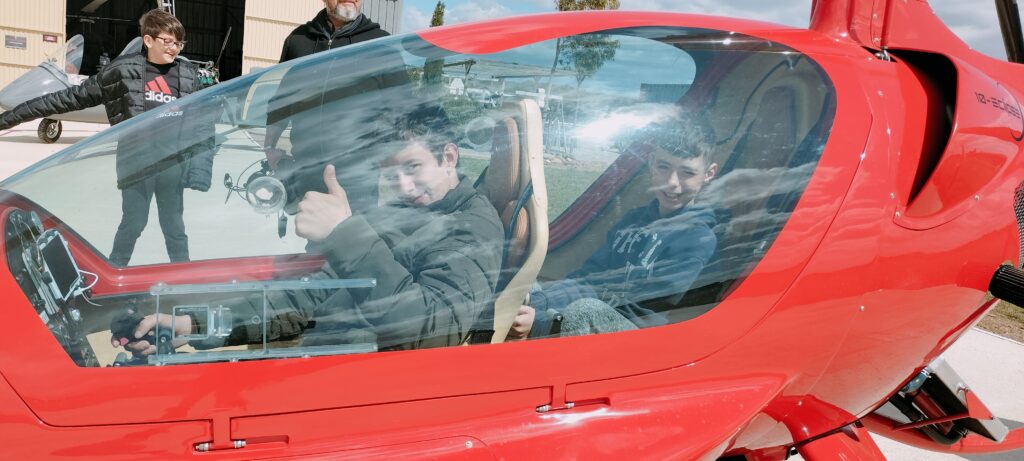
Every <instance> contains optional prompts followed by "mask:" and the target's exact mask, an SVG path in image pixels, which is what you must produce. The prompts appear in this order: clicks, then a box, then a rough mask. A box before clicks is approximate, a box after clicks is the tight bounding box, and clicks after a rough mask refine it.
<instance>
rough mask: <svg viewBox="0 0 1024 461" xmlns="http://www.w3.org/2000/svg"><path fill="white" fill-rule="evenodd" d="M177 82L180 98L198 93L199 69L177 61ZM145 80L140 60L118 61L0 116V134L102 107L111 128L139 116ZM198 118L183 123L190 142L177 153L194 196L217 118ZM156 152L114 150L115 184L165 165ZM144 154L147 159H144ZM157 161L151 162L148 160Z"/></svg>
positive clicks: (201, 185) (207, 170) (204, 186)
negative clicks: (33, 122) (184, 163)
mask: <svg viewBox="0 0 1024 461" xmlns="http://www.w3.org/2000/svg"><path fill="white" fill-rule="evenodd" d="M178 66H179V69H178V71H179V75H180V78H181V82H180V87H179V92H180V94H181V96H183V97H184V96H185V95H188V94H192V93H195V92H197V91H199V90H201V89H203V88H204V86H203V84H202V83H200V81H199V66H197V65H195V64H193V63H191V62H188V61H184V60H179V61H178ZM145 76H146V56H145V55H144V54H141V53H139V54H130V55H124V56H119V57H118V58H117V59H114V60H113V61H111V62H110V64H108V65H107V66H105V67H104V68H103V70H102V71H100V73H98V74H96V75H93V76H92V77H89V78H88V79H87V80H86V81H84V82H82V84H81V85H77V86H72V87H70V88H68V89H65V90H62V91H57V92H54V93H49V94H46V95H43V96H40V97H38V98H35V99H31V100H29V101H26V102H24V103H21V104H19V105H18V106H16V107H15V108H13V109H11V110H9V111H7V112H4V113H3V114H0V129H6V128H10V127H13V126H15V125H18V124H21V123H24V122H27V121H30V120H34V119H38V118H44V117H49V116H51V115H54V114H63V113H67V112H73V111H77V110H82V109H86V108H89V107H92V106H95V105H99V104H103V105H104V108H105V109H106V112H107V120H108V121H109V122H110V124H111V125H117V124H118V123H121V122H123V121H125V120H128V119H130V118H132V117H135V116H137V115H139V114H141V113H142V112H144V111H145V107H144V104H145V88H144V85H145V82H144V80H145ZM195 112H196V113H197V114H198V113H202V116H199V117H196V116H192V117H186V119H187V120H188V123H189V124H190V125H191V126H190V127H186V128H183V130H182V131H183V132H186V133H191V134H193V135H192V136H190V138H191V139H193V140H195V141H193V142H192V143H191V144H189V146H188V147H187V148H186V149H184V151H185V152H181V153H180V155H181V156H184V157H185V158H184V159H181V158H178V159H175V163H177V162H179V161H182V160H184V161H188V162H189V168H188V169H187V170H186V171H187V173H186V177H185V178H184V181H185V183H184V186H185V187H189V188H192V189H197V190H203V191H205V190H208V189H209V188H210V181H211V179H212V175H213V143H214V138H213V135H214V130H215V128H214V122H215V118H214V117H216V115H217V113H216V112H215V111H213V113H210V112H211V111H198V110H197V111H195ZM156 152H157V151H154V150H150V149H144V148H137V149H136V148H132V149H129V148H126V147H125V146H122V145H120V143H119V145H118V150H117V183H118V187H121V188H123V187H125V186H127V185H129V184H131V183H133V182H135V181H137V180H138V179H142V177H145V176H146V175H149V174H151V173H153V172H154V171H153V170H154V167H153V165H162V164H166V163H167V162H168V159H167V158H164V157H162V156H157V155H158V154H157V153H156ZM147 154H148V155H147ZM154 156H157V157H154Z"/></svg>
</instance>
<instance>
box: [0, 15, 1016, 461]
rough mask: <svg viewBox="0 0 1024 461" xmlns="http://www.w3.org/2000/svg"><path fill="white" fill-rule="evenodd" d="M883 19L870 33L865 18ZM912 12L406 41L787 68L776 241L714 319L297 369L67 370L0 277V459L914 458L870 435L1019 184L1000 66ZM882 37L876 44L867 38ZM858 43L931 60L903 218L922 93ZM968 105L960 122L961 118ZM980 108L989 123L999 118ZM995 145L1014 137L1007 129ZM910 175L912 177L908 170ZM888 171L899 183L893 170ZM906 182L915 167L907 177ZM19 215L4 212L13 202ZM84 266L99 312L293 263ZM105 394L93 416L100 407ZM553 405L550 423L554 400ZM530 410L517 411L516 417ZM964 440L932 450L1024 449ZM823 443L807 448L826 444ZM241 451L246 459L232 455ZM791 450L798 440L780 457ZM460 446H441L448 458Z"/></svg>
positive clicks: (985, 251)
mask: <svg viewBox="0 0 1024 461" xmlns="http://www.w3.org/2000/svg"><path fill="white" fill-rule="evenodd" d="M882 3H885V4H886V5H887V7H886V9H885V10H884V12H883V13H884V14H882V15H881V18H882V19H881V21H883V22H879V21H880V20H879V19H878V18H875V17H874V16H873V15H874V14H875V13H876V12H877V11H878V8H877V7H876V4H879V5H880V4H882ZM926 7H927V4H926V2H923V1H917V0H914V1H910V2H903V1H899V2H871V1H857V0H848V1H835V2H831V1H825V0H820V1H818V2H816V3H815V8H814V15H813V20H812V27H813V29H814V30H809V31H804V30H796V29H791V28H785V27H780V26H773V25H768V24H763V23H757V22H751V21H739V20H730V19H724V18H711V17H703V16H691V15H673V14H658V13H589V14H583V13H580V14H565V15H562V14H555V15H541V16H532V17H527V18H514V19H507V20H500V21H494V22H485V23H476V24H467V25H459V26H452V27H446V28H438V29H432V30H429V31H426V32H423V33H422V34H421V35H422V37H423V38H424V39H426V40H428V41H430V42H431V43H434V44H437V45H438V46H441V47H444V48H447V49H450V50H456V51H460V52H473V53H485V52H493V51H498V50H504V49H508V48H511V47H515V46H518V45H522V44H526V43H532V42H535V41H539V40H544V39H548V38H555V37H559V36H564V35H569V34H573V33H582V32H590V31H596V30H602V29H608V28H620V27H633V26H644V25H666V26H667V25H678V26H688V27H707V28H713V29H724V30H732V31H736V32H738V33H743V34H748V35H751V36H755V37H761V38H765V39H769V40H773V41H777V42H780V43H783V44H786V45H788V46H791V47H793V48H794V49H797V50H799V51H801V52H803V53H806V54H807V55H808V56H810V57H811V58H812V59H814V60H815V61H816V62H817V63H819V64H820V65H821V66H822V67H823V68H824V69H825V71H826V72H827V74H828V76H829V78H830V79H831V80H832V82H833V84H834V86H835V88H836V95H837V109H836V116H835V123H834V128H833V135H832V136H831V137H830V139H829V141H828V144H827V145H826V148H825V151H824V154H823V155H822V158H821V161H820V163H819V165H818V167H817V170H816V171H815V173H814V175H813V177H812V179H811V182H810V184H809V186H808V188H807V191H806V193H805V195H804V196H803V198H802V199H801V201H800V203H799V204H798V206H797V208H796V210H795V212H794V213H793V215H792V217H791V218H790V220H789V221H788V223H787V224H786V226H785V228H784V230H783V232H782V234H781V235H780V236H779V237H778V239H777V240H776V242H775V243H774V244H773V246H772V247H771V250H770V251H769V252H768V254H767V255H766V257H765V258H764V259H763V261H761V263H759V264H758V266H757V267H756V268H755V269H754V271H753V272H752V273H751V274H750V275H749V276H748V277H747V279H746V280H745V281H744V282H743V283H742V284H741V285H740V286H739V287H738V288H737V289H736V290H735V291H734V292H733V293H732V294H731V295H730V296H729V297H728V298H727V299H726V300H725V301H723V302H722V303H721V304H720V305H719V306H718V307H716V308H715V309H714V310H712V311H710V312H709V313H707V314H705V315H703V316H701V317H699V318H697V319H695V320H693V321H689V322H685V323H681V324H676V325H670V326H665V327H661V328H655V329H649V330H641V331H631V332H623V333H615V334H607V335H597V336H585V337H573V338H559V339H552V340H543V341H532V342H521V343H510V344H498V345H487V346H473V347H460V348H449V349H432V350H421V351H412V352H388V353H379V354H367V355H352V356H335V357H320V358H315V359H295V360H268V361H258V362H241V363H214V364H204V365H193V366H180V367H179V366H170V367H151V368H145V367H142V368H118V369H86V368H78V367H76V366H75V365H74V364H73V363H72V362H71V361H70V359H69V358H68V357H67V354H65V353H64V352H63V351H62V350H61V349H60V348H59V347H58V346H57V345H56V344H55V343H54V341H53V338H52V336H51V334H50V332H49V331H48V330H47V329H46V327H45V326H44V325H42V324H41V322H39V319H38V316H37V315H35V313H34V310H33V309H32V307H31V306H30V305H29V304H28V301H27V300H26V299H24V297H23V296H21V295H20V291H19V289H18V287H17V286H16V284H15V281H14V280H13V278H12V277H11V276H10V275H9V274H7V273H4V274H2V275H0V293H4V296H5V298H4V301H5V302H4V309H5V322H6V324H8V325H13V326H15V327H13V328H9V329H8V330H7V331H5V334H4V335H0V350H2V351H5V352H4V353H3V354H0V373H2V377H3V379H0V423H2V426H3V431H2V432H3V434H4V438H5V440H11V441H14V443H7V444H5V450H7V451H6V455H9V456H11V457H12V458H13V459H24V458H26V457H28V456H37V457H39V456H43V457H60V456H65V455H67V454H68V453H70V451H69V450H72V449H73V450H75V451H74V453H75V454H76V455H78V456H86V457H90V456H91V457H96V458H102V459H119V458H129V457H131V459H138V457H139V456H138V455H140V454H141V455H143V456H144V457H147V458H157V457H166V458H181V457H188V456H192V455H196V453H195V452H194V447H195V446H196V444H200V443H209V444H210V445H209V447H210V449H211V451H210V452H208V453H203V454H201V455H196V456H197V457H199V456H201V457H204V458H208V459H251V458H256V457H258V458H275V457H286V456H307V457H322V458H326V459H345V458H346V457H365V456H396V457H397V456H401V457H403V458H408V457H435V458H452V459H491V458H496V457H500V458H506V459H524V458H582V459H595V458H621V457H622V456H626V455H628V456H631V457H633V458H638V459H715V458H716V457H719V456H722V455H724V454H732V453H737V454H738V453H753V455H752V456H761V458H755V459H772V458H771V457H772V456H776V455H777V454H778V453H779V451H778V450H779V448H778V447H780V446H789V445H792V444H797V446H798V447H799V449H800V451H801V453H802V454H803V455H804V457H805V458H806V459H808V460H814V459H835V455H836V454H843V455H846V456H850V457H860V458H859V459H884V458H883V457H882V456H881V454H880V453H879V452H878V449H877V446H875V444H874V442H873V441H871V439H870V436H869V435H868V434H867V433H866V432H865V431H864V430H862V429H861V428H857V427H852V428H851V429H849V430H847V431H845V432H843V431H840V432H835V431H836V430H837V429H839V428H842V427H844V426H848V425H850V424H852V423H854V422H855V421H857V420H858V419H861V418H864V420H865V422H866V423H867V424H868V428H869V429H871V430H872V431H875V432H880V433H883V434H884V435H886V436H887V437H893V438H896V439H897V440H901V441H904V442H906V443H911V444H916V445H921V446H926V447H927V448H930V449H935V445H934V444H933V443H930V440H929V443H926V442H925V441H924V440H925V439H922V437H923V436H920V435H919V434H918V433H916V432H915V431H894V430H893V428H892V427H891V425H890V426H887V425H886V424H887V423H886V422H885V421H883V420H881V419H879V418H877V417H875V416H870V415H869V416H867V417H866V418H865V415H868V414H869V413H870V412H871V411H873V410H874V409H875V408H876V407H877V406H878V405H879V404H880V403H882V402H884V401H885V400H886V399H887V398H888V397H889V396H890V395H891V394H892V393H893V392H895V390H896V389H898V388H899V387H900V386H901V385H902V384H903V383H905V382H906V381H907V380H908V379H909V378H910V377H911V376H913V375H914V373H915V372H917V371H918V370H920V369H921V367H923V366H924V365H925V364H927V363H928V362H930V361H931V360H932V359H934V358H935V357H936V356H937V355H938V354H939V353H941V352H942V351H943V350H944V349H945V348H946V347H948V346H949V345H950V344H952V342H953V341H955V340H956V338H958V337H959V336H960V335H961V334H962V333H963V332H964V331H965V330H966V329H967V328H968V327H969V326H970V325H971V324H973V322H975V321H976V320H977V319H978V318H979V317H980V316H981V315H982V314H983V313H984V312H985V311H986V310H987V309H988V308H989V307H991V303H989V302H986V301H985V292H986V290H987V285H988V281H989V277H990V276H991V274H992V272H993V271H994V270H995V269H996V268H997V267H998V265H999V264H1001V263H1002V262H1004V261H1012V262H1014V263H1018V261H1017V260H1016V259H1017V258H1018V255H1019V251H1020V248H1019V243H1018V231H1017V226H1016V223H1015V221H1014V216H1013V206H1012V200H1013V191H1014V190H1015V189H1016V188H1017V186H1018V185H1019V184H1020V182H1021V179H1022V178H1024V164H1022V162H1021V160H1020V159H1019V154H1020V152H1021V143H1020V140H1016V141H1014V139H1015V137H1017V136H1019V135H1020V130H1019V129H1018V128H1016V126H1015V125H1013V123H1012V122H1014V120H1015V118H1014V117H1013V115H1012V113H1011V112H1006V111H1002V113H996V112H993V111H992V109H993V106H992V105H991V104H978V103H977V102H976V101H977V98H975V101H970V99H971V97H972V95H974V93H975V92H982V93H984V94H986V95H988V96H990V97H997V98H1002V99H1001V101H1004V102H1009V101H1019V100H1021V95H1022V91H1024V90H1022V88H1021V87H1019V86H1013V85H1020V83H1019V82H1020V80H1019V78H1018V77H1016V76H1019V73H1020V70H1021V68H1020V66H1015V65H1012V64H1007V63H999V62H997V61H994V60H992V59H991V58H986V57H984V56H981V55H980V54H977V53H975V52H972V51H970V50H968V49H967V48H966V47H965V46H964V45H963V44H962V43H961V42H959V40H958V39H956V38H955V36H953V35H952V34H951V33H948V31H946V30H945V29H944V27H943V26H941V25H937V24H936V23H935V21H936V20H928V19H924V20H923V19H921V18H922V17H923V16H921V14H922V13H921V11H922V9H923V8H926ZM883 31H884V32H883ZM876 38H879V42H878V43H880V44H887V45H888V46H890V47H894V48H895V47H901V48H906V49H914V50H919V51H930V52H935V53H940V54H944V55H947V56H950V59H951V60H952V61H953V62H954V63H955V64H956V68H957V69H958V71H959V72H960V74H959V75H960V76H961V78H960V80H959V82H960V86H959V88H958V91H957V94H958V95H959V96H960V97H961V101H960V102H958V107H957V114H956V120H957V123H956V125H955V127H954V129H953V132H952V133H951V137H950V143H949V145H948V146H947V148H946V149H945V152H946V153H947V154H948V155H943V157H942V161H941V162H940V163H939V165H938V166H937V167H936V172H937V174H936V176H934V177H933V178H932V179H931V180H930V182H929V183H926V185H925V186H924V188H923V189H922V192H921V193H920V195H919V200H926V201H928V202H920V203H921V206H922V207H923V208H922V209H914V206H915V205H914V202H913V201H910V202H908V199H909V198H910V195H911V194H910V192H909V191H910V190H911V189H912V188H911V187H908V186H907V185H906V179H905V178H906V175H907V174H909V173H907V171H908V168H910V169H912V170H913V169H914V168H915V165H914V160H913V159H910V160H906V158H907V156H911V155H910V152H906V151H905V149H909V150H913V149H921V146H922V145H924V143H923V142H921V140H920V137H921V136H923V133H926V132H927V126H926V124H925V123H922V122H921V121H920V119H919V118H918V114H917V111H916V110H915V108H917V107H920V105H921V104H924V103H925V102H926V101H927V99H928V98H929V97H930V96H931V95H934V94H935V89H934V88H933V87H932V86H930V84H929V83H927V82H922V81H920V80H919V77H918V75H919V74H918V73H916V71H915V69H912V68H910V67H908V65H906V64H903V63H901V61H900V60H897V61H895V62H890V61H885V60H881V59H879V58H878V57H876V56H874V55H872V54H871V53H870V52H868V51H865V50H864V48H863V46H869V47H870V46H871V45H870V44H872V43H876V41H875V39H876ZM963 98H967V99H968V101H963ZM1000 107H1002V106H1000ZM1014 130H1016V131H1014ZM911 157H912V156H911ZM908 162H909V166H908ZM915 171H916V170H915ZM21 205H22V206H25V204H21ZM70 240H71V245H72V249H73V252H74V254H75V255H76V257H77V258H79V259H80V262H81V264H82V265H83V266H84V267H86V268H87V269H88V270H90V271H93V272H97V271H99V272H100V273H101V274H102V275H103V276H104V277H103V278H104V280H109V281H110V282H109V283H108V282H106V281H105V282H104V283H103V284H101V285H100V286H98V287H97V291H98V292H99V293H104V294H113V293H126V292H133V291H145V290H147V289H148V283H150V282H151V281H152V280H163V281H174V282H178V283H189V282H198V281H203V282H208V281H211V280H215V281H216V280H217V279H218V277H224V276H226V274H228V273H229V272H227V271H224V270H223V265H224V264H230V265H232V268H231V271H230V273H238V272H244V273H247V274H252V276H253V278H254V279H265V278H270V277H273V276H280V275H281V274H282V273H293V274H297V273H301V272H303V271H304V270H308V269H310V268H312V267H315V266H316V265H317V264H318V261H317V260H316V259H315V258H306V259H303V258H299V259H296V260H288V259H281V258H278V259H274V258H256V259H251V260H232V261H226V262H225V261H206V262H198V263H190V264H184V265H166V266H150V267H140V268H132V269H125V270H120V271H118V270H115V269H111V268H109V267H106V266H105V263H104V262H103V260H102V259H101V258H99V257H98V256H96V255H95V254H94V253H93V251H92V249H90V248H87V247H86V246H85V245H83V244H82V242H81V241H80V240H78V239H75V238H71V239H70ZM98 396H102V398H98ZM570 403H571V404H572V405H569V404H570ZM545 405H547V406H549V407H550V410H549V411H546V412H538V411H537V408H538V407H542V406H545ZM1020 434H1021V431H1019V430H1018V431H1014V432H1012V433H1011V435H1010V436H1009V437H1008V439H1007V441H1006V442H1004V443H1003V444H1001V445H995V444H990V443H986V442H985V441H980V440H979V439H978V438H977V437H974V436H969V437H968V438H966V439H964V441H963V442H961V444H960V445H959V446H958V447H954V448H951V449H950V451H960V452H983V451H995V450H1003V449H1014V448H1021V447H1024V436H1021V435H1020ZM822 436H823V437H822ZM235 440H246V446H245V448H234V446H235V444H234V441H235ZM803 441H807V442H808V443H803V444H801V443H800V442H803ZM460 444H461V445H460Z"/></svg>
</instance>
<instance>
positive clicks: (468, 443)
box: [466, 440, 473, 448]
mask: <svg viewBox="0 0 1024 461" xmlns="http://www.w3.org/2000/svg"><path fill="white" fill-rule="evenodd" d="M466 448H473V441H472V440H467V441H466Z"/></svg>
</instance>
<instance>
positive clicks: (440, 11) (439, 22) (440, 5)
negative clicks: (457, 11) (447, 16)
mask: <svg viewBox="0 0 1024 461" xmlns="http://www.w3.org/2000/svg"><path fill="white" fill-rule="evenodd" d="M615 2H616V3H618V0H615ZM443 25H444V2H442V1H438V2H437V6H435V7H434V17H432V18H430V27H437V26H443Z"/></svg>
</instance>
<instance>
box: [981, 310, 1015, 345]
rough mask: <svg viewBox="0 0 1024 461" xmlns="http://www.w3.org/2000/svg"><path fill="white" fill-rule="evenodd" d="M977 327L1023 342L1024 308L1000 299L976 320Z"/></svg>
mask: <svg viewBox="0 0 1024 461" xmlns="http://www.w3.org/2000/svg"><path fill="white" fill-rule="evenodd" d="M978 328H981V329H983V330H987V331H991V332H992V333H995V334H997V335H1000V336H1005V337H1007V338H1010V339H1013V340H1015V341H1019V342H1024V309H1021V308H1019V307H1017V306H1014V305H1012V304H1009V303H1006V302H1003V301H1000V302H999V304H996V307H995V308H994V309H992V310H991V311H989V313H988V314H987V315H986V316H985V317H984V318H982V319H981V321H980V322H978Z"/></svg>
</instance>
